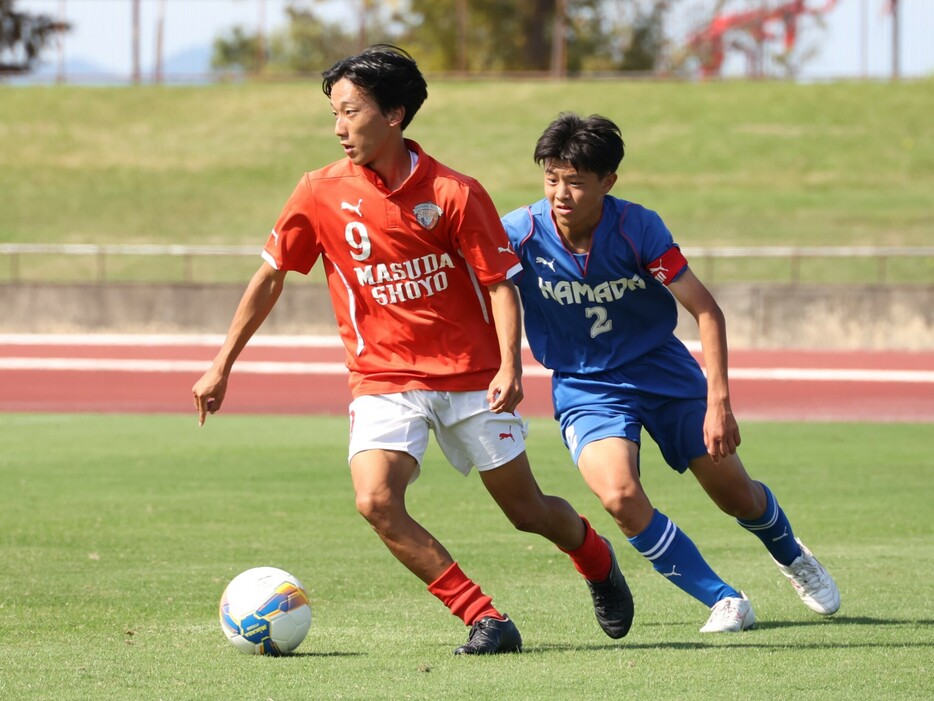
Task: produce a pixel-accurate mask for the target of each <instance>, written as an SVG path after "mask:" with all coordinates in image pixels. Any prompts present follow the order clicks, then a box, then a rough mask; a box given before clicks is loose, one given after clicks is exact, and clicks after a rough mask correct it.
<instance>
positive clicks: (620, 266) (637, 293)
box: [503, 196, 703, 394]
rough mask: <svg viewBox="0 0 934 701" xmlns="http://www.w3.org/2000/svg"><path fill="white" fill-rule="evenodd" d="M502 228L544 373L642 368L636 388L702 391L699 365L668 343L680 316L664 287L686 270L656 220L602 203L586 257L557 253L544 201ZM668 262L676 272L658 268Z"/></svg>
mask: <svg viewBox="0 0 934 701" xmlns="http://www.w3.org/2000/svg"><path fill="white" fill-rule="evenodd" d="M503 224H504V225H505V228H506V232H507V234H508V235H509V239H510V241H511V242H512V244H513V248H514V249H515V252H516V254H517V255H518V256H519V259H520V261H521V262H522V268H523V269H522V272H521V273H519V275H518V276H516V277H514V278H513V281H514V282H515V283H516V285H517V286H518V288H519V291H520V293H521V295H522V305H523V310H524V313H525V331H526V337H527V338H528V341H529V345H530V346H531V349H532V353H533V355H534V356H535V358H536V359H537V360H538V361H539V362H540V363H541V364H542V365H544V366H545V367H547V368H549V369H551V370H554V371H555V372H556V373H558V374H564V373H570V374H593V373H602V372H605V371H607V370H613V369H630V370H636V368H639V367H641V368H643V369H644V370H646V371H648V374H649V375H652V376H654V377H652V378H648V377H644V375H643V373H642V372H638V373H634V374H635V375H642V376H643V377H642V378H640V377H636V376H634V377H633V378H632V383H631V384H632V385H633V386H640V385H641V384H642V382H643V380H644V382H645V385H646V386H645V388H646V389H649V390H650V391H657V390H662V391H664V386H665V385H666V384H668V383H669V382H671V383H672V384H674V385H681V386H682V390H683V389H684V387H683V385H684V384H685V383H687V384H689V385H692V388H693V391H692V392H691V393H695V392H697V391H698V390H699V389H700V387H699V385H698V384H697V382H698V380H703V376H702V375H701V374H700V370H699V367H698V366H697V363H696V361H694V359H693V358H692V357H691V355H690V353H688V352H687V349H686V348H685V347H684V345H683V344H682V343H681V342H680V341H679V340H678V339H677V338H675V336H674V329H675V326H676V325H677V321H678V310H677V305H676V300H675V299H674V297H673V296H672V295H671V293H670V292H669V291H668V290H667V289H666V287H665V284H666V283H668V282H671V280H673V279H677V277H678V275H680V274H681V272H683V270H684V267H685V266H686V262H685V261H684V259H683V257H682V256H681V254H680V250H679V249H678V247H677V244H675V242H674V240H673V239H672V236H671V233H670V232H669V231H668V228H667V227H666V226H665V224H664V223H663V222H662V220H661V218H660V217H659V216H658V214H656V213H655V212H653V211H651V210H648V209H645V208H644V207H642V206H641V205H638V204H634V203H632V202H627V201H625V200H621V199H618V198H616V197H610V196H607V197H605V198H604V202H603V216H602V218H601V220H600V223H599V224H598V225H597V228H596V230H595V231H594V234H593V239H592V243H591V249H590V252H589V253H588V254H575V253H573V252H571V251H570V250H569V249H568V248H567V247H566V246H565V245H564V243H563V242H562V240H561V237H560V236H559V234H558V232H557V231H556V230H555V224H554V221H553V219H552V216H551V207H550V205H549V203H548V200H546V199H542V200H540V201H539V202H536V203H535V204H533V205H531V206H529V207H523V208H521V209H518V210H516V211H514V212H511V213H509V214H507V215H506V216H505V217H503ZM672 260H673V261H676V262H680V265H675V266H670V265H669V266H668V269H667V270H666V267H665V265H666V262H667V261H672ZM672 267H673V268H674V269H673V270H672ZM685 364H687V368H686V367H685ZM692 366H693V367H692ZM685 369H687V372H686V373H685ZM627 374H628V373H627ZM685 375H687V376H689V377H690V380H688V377H685ZM666 376H667V378H668V379H667V380H666V379H665V377H666ZM679 376H680V377H679ZM627 384H628V383H627ZM676 394H680V392H676Z"/></svg>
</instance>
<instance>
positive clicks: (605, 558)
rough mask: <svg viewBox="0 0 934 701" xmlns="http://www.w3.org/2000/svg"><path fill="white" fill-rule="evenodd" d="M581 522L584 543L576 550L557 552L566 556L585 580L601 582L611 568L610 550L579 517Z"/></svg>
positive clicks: (585, 520) (608, 574)
mask: <svg viewBox="0 0 934 701" xmlns="http://www.w3.org/2000/svg"><path fill="white" fill-rule="evenodd" d="M581 521H583V522H584V529H585V531H584V542H583V543H581V545H580V547H579V548H577V549H576V550H564V549H563V548H559V550H561V551H562V552H565V553H567V554H568V556H569V557H570V558H571V562H573V563H574V567H575V568H576V569H577V571H578V572H580V573H581V574H582V575H584V578H585V579H589V580H590V581H591V582H602V581H603V580H605V579H606V578H607V577H609V576H610V567H611V566H612V561H611V560H610V548H609V547H608V546H607V544H606V543H605V542H603V538H601V537H600V536H599V535H598V534H597V532H596V531H595V530H594V529H593V528H592V527H591V526H590V522H589V521H588V520H587V519H586V518H584V517H583V516H581Z"/></svg>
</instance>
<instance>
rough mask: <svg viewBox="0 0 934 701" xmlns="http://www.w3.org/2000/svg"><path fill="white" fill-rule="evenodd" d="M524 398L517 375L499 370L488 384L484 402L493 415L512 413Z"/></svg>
mask: <svg viewBox="0 0 934 701" xmlns="http://www.w3.org/2000/svg"><path fill="white" fill-rule="evenodd" d="M524 396H525V395H524V394H523V392H522V383H521V382H520V381H519V377H518V375H516V374H515V373H514V372H510V371H505V370H500V371H499V372H498V373H496V377H494V378H493V381H492V382H491V383H490V388H489V389H488V390H487V393H486V400H487V402H489V404H490V411H492V412H493V413H494V414H502V413H504V412H506V413H512V412H514V411H515V410H516V407H518V406H519V402H521V401H522V398H523V397H524Z"/></svg>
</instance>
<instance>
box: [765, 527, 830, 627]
mask: <svg viewBox="0 0 934 701" xmlns="http://www.w3.org/2000/svg"><path fill="white" fill-rule="evenodd" d="M795 540H796V541H798V545H800V546H801V554H800V555H798V557H797V558H795V561H794V562H792V563H791V564H790V565H782V564H781V563H779V562H776V563H775V564H776V565H778V569H780V570H781V571H782V574H784V575H785V576H786V577H788V579H789V580H791V585H792V586H793V587H794V588H795V591H796V592H798V596H800V597H801V601H803V602H804V604H805V606H807V607H808V608H809V609H811V610H812V611H817V613H819V614H821V615H823V616H829V615H831V614H833V613H836V612H837V610H838V609H839V608H840V590H839V589H837V583H836V582H834V581H833V577H831V576H830V573H829V572H828V571H827V570H826V569H825V568H824V566H823V565H822V564H821V563H820V562H818V560H817V558H816V557H814V555H813V554H812V553H811V551H810V550H808V548H807V546H806V545H805V544H804V543H802V542H801V539H800V538H795Z"/></svg>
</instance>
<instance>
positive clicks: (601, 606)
mask: <svg viewBox="0 0 934 701" xmlns="http://www.w3.org/2000/svg"><path fill="white" fill-rule="evenodd" d="M600 537H601V538H603V536H600ZM603 542H605V543H606V544H607V547H608V548H609V549H610V576H609V577H607V578H606V579H605V580H603V581H602V582H592V581H590V580H589V579H588V580H586V582H587V586H588V587H589V588H590V595H591V596H592V597H593V612H594V613H595V614H596V615H597V622H598V623H599V624H600V627H601V628H603V632H604V633H606V634H607V635H609V636H610V637H611V638H622V637H623V636H624V635H626V633H628V632H629V628H630V627H631V626H632V616H633V603H632V592H631V591H629V585H628V584H626V578H625V577H624V576H623V573H622V572H621V571H620V569H619V563H617V562H616V553H615V552H613V546H612V545H610V541H608V540H607V539H606V538H603Z"/></svg>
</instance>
